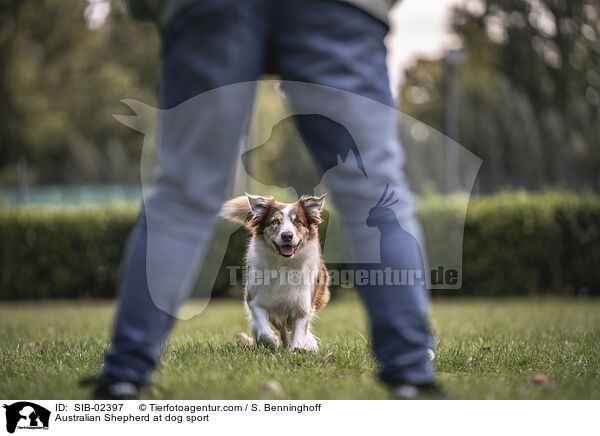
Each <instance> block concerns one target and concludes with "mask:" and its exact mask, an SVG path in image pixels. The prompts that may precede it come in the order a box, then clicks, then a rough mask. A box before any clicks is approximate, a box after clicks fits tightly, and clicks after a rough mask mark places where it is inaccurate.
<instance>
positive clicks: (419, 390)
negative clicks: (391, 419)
mask: <svg viewBox="0 0 600 436" xmlns="http://www.w3.org/2000/svg"><path fill="white" fill-rule="evenodd" d="M392 395H394V397H396V398H399V399H404V400H416V399H423V400H444V399H445V398H446V392H445V391H444V390H443V389H442V388H441V387H440V386H439V385H437V384H435V383H427V384H424V385H411V384H401V385H398V386H395V387H393V388H392Z"/></svg>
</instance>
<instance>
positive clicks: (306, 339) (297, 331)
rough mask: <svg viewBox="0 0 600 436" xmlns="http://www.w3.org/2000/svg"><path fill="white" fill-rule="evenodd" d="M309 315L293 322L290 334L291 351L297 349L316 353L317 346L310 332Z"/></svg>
mask: <svg viewBox="0 0 600 436" xmlns="http://www.w3.org/2000/svg"><path fill="white" fill-rule="evenodd" d="M310 319H311V315H308V316H305V317H304V318H298V319H297V320H296V321H294V333H293V334H292V350H294V349H296V348H299V349H304V350H311V351H317V350H318V349H319V346H318V344H317V339H316V338H315V337H314V335H313V334H312V332H311V331H310Z"/></svg>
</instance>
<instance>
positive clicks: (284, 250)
mask: <svg viewBox="0 0 600 436" xmlns="http://www.w3.org/2000/svg"><path fill="white" fill-rule="evenodd" d="M279 251H281V254H283V255H284V256H291V255H292V253H294V247H292V246H291V245H282V246H281V247H279Z"/></svg>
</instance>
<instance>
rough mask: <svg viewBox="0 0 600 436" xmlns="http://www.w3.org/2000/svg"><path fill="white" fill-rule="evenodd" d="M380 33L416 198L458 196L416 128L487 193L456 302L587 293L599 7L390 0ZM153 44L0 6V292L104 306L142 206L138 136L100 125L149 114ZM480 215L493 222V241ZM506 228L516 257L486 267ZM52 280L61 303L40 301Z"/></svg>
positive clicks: (551, 1) (109, 13) (81, 20)
mask: <svg viewBox="0 0 600 436" xmlns="http://www.w3.org/2000/svg"><path fill="white" fill-rule="evenodd" d="M390 21H391V22H390V24H391V32H390V34H389V36H388V38H387V40H386V42H387V45H388V48H389V67H390V75H391V77H392V83H393V90H394V92H395V93H396V95H397V97H398V101H399V106H400V109H401V111H402V112H404V113H406V114H407V115H409V116H410V117H414V119H416V120H418V121H419V122H420V123H413V124H412V127H411V128H409V129H408V130H407V131H404V132H401V135H402V136H403V140H402V142H403V144H404V147H405V149H406V153H407V155H408V159H407V160H408V161H409V162H411V165H408V166H407V168H406V171H407V173H408V176H409V179H410V181H411V184H412V186H413V188H414V190H415V191H416V192H417V194H419V195H429V194H436V195H442V194H448V193H453V192H454V191H456V190H457V188H458V184H457V183H456V181H453V180H451V177H449V176H448V174H452V173H453V171H449V172H448V171H446V172H444V171H440V172H437V171H435V169H436V168H440V169H444V168H445V169H448V168H450V169H451V170H452V169H455V168H457V167H456V166H457V165H458V163H457V162H455V158H456V157H453V156H451V155H449V154H448V153H446V154H443V153H442V154H441V153H435V152H434V147H435V146H436V145H439V144H432V143H431V141H432V137H433V136H435V135H431V134H429V133H428V132H429V131H430V130H428V129H435V130H437V131H439V132H441V133H443V134H444V135H446V136H447V137H449V138H452V139H453V140H455V141H457V142H458V143H459V144H460V145H462V146H463V147H465V148H466V149H468V150H470V151H471V152H473V153H474V154H475V155H477V156H478V157H480V158H481V159H482V161H483V163H482V166H481V169H480V171H479V174H478V177H477V181H476V183H475V187H474V193H475V194H478V196H480V197H485V198H481V199H480V200H479V201H480V203H479V204H478V205H477V209H475V212H472V211H471V209H470V211H469V215H468V217H467V229H469V232H466V233H465V238H466V239H465V246H464V249H465V254H464V256H465V265H467V264H468V261H470V262H471V263H470V265H471V266H470V267H469V268H471V270H465V277H464V280H466V281H467V282H466V289H467V291H468V292H471V293H473V294H477V293H478V292H480V293H486V292H488V293H492V294H502V293H504V292H507V293H513V294H514V293H536V292H542V291H545V290H552V291H553V292H556V293H568V294H574V293H575V294H576V293H584V294H587V293H592V294H593V293H595V292H597V291H598V286H599V285H598V283H600V277H598V272H597V271H596V267H595V265H596V264H597V261H598V260H599V259H600V253H599V252H598V251H599V250H600V248H598V246H600V243H599V242H600V223H599V220H600V213H599V210H600V206H599V204H600V200H598V195H597V193H598V191H600V3H599V2H598V1H597V0H569V1H567V0H443V1H442V0H438V1H436V2H423V1H419V0H404V1H401V2H399V3H398V4H397V5H396V6H395V7H394V9H393V11H392V12H391V20H390ZM159 50H160V44H159V38H158V34H157V31H156V29H155V28H154V26H153V25H150V24H140V23H139V22H136V21H133V20H132V19H131V18H129V16H128V14H127V11H126V8H125V6H124V5H123V4H122V2H121V1H105V0H87V1H85V0H36V1H33V0H22V1H18V2H15V1H8V0H0V59H1V62H0V101H1V102H2V103H1V109H0V110H1V114H2V116H1V117H0V209H1V212H0V235H1V237H0V244H1V245H0V260H1V261H2V264H1V265H0V268H2V269H1V270H0V273H1V274H0V298H27V297H28V296H34V297H36V298H37V297H44V296H54V295H55V294H56V293H58V294H60V295H61V296H78V295H84V296H110V295H112V292H113V290H112V289H113V285H114V281H115V280H116V271H117V269H118V268H117V266H118V259H119V257H120V253H121V249H122V245H123V243H124V239H125V236H126V234H127V231H128V229H129V227H130V225H131V222H132V220H133V217H134V216H135V211H134V209H135V208H136V207H137V206H136V205H138V204H139V201H140V199H141V191H140V183H139V179H140V176H139V174H140V172H139V162H140V153H141V150H142V142H143V135H141V134H139V133H138V132H135V131H134V130H132V129H129V128H128V127H125V126H123V125H121V124H120V123H118V122H117V121H116V120H115V119H114V118H113V117H112V116H111V114H113V113H127V108H125V107H124V106H123V104H122V103H121V102H120V100H121V99H123V98H131V99H137V100H140V101H142V102H144V103H146V104H149V105H156V95H155V92H156V88H157V81H158V74H157V72H158V58H159ZM262 101H263V102H264V103H263V104H264V105H265V107H264V108H262V109H264V110H268V105H269V102H268V98H265V99H263V100H262ZM260 110H261V108H258V111H259V112H260ZM421 126H427V129H423V128H420V127H421ZM289 134H290V135H292V134H293V133H292V132H290V133H289ZM434 142H435V141H434ZM271 158H272V157H271ZM292 161H294V162H296V160H295V159H292ZM257 165H260V162H257ZM270 167H272V166H270V165H264V166H262V167H261V170H262V171H267V172H268V171H269V168H270ZM425 167H427V168H428V169H429V170H428V171H424V170H423V168H425ZM432 168H433V169H434V171H432V170H431V169H432ZM266 176H268V175H266ZM437 176H439V177H437ZM267 178H268V177H267ZM499 192H501V194H499V195H496V194H497V193H499ZM515 192H516V193H515ZM121 200H123V201H127V202H129V203H130V204H131V205H132V206H119V207H116V206H115V207H113V206H110V207H108V206H107V207H108V209H106V208H105V209H102V211H101V212H98V213H96V215H93V216H92V215H90V214H91V212H89V211H87V212H85V213H83V212H81V213H80V214H79V215H77V216H75V215H73V214H71V215H68V214H62V215H61V213H59V212H57V211H54V212H51V211H49V208H48V207H47V206H53V207H56V206H59V208H61V210H62V209H65V207H67V206H68V207H71V206H75V205H82V204H83V205H103V204H106V203H111V204H112V202H114V201H121ZM471 203H473V200H472V201H471ZM440 204H441V203H439V202H438V203H436V204H435V205H433V206H432V205H430V206H429V209H428V210H429V212H427V211H425V212H421V214H422V216H421V218H422V221H423V222H424V226H425V227H427V226H428V225H434V224H435V223H434V221H435V219H434V218H438V217H439V216H440V208H444V207H445V208H447V209H448V208H449V209H448V210H450V212H447V215H452V213H451V210H453V209H452V206H448V203H444V204H445V206H440ZM19 206H28V207H22V208H21V209H22V211H21V212H20V213H16V212H15V210H16V209H18V208H19ZM128 207H129V209H127V208H128ZM123 208H125V209H127V212H123ZM445 210H446V209H445ZM428 213H429V215H428ZM53 214H54V215H53ZM86 214H87V215H86ZM428 217H429V218H428ZM490 219H496V220H501V221H499V222H498V224H497V225H495V226H494V227H493V228H492V230H490V227H489V221H490ZM428 223H429V224H428ZM78 226H80V227H81V230H80V231H79V230H76V229H77V228H78ZM61 229H62V230H61ZM64 229H67V230H65V231H63V230H64ZM90 229H96V231H97V233H96V234H95V235H96V236H89V239H86V238H88V236H85V235H87V234H88V233H89V232H90ZM52 232H56V234H57V235H58V236H57V238H55V239H52V238H51V237H50V236H49V235H50V234H51V233H52ZM511 232H512V233H511ZM491 233H493V235H494V236H493V237H492V236H490V234H491ZM509 234H512V235H513V236H512V238H513V239H514V241H515V244H517V245H518V244H521V247H520V248H519V249H518V250H517V251H513V252H510V253H505V254H503V255H502V256H501V257H499V255H498V253H499V252H500V247H502V244H506V241H507V240H509V241H510V240H511V237H509V236H507V235H509ZM44 238H46V239H44ZM469 238H471V239H469ZM490 238H491V239H490ZM494 238H495V239H494ZM527 238H530V239H527ZM531 238H534V239H535V240H532V239H531ZM42 241H45V243H46V245H45V247H46V249H45V250H42V251H43V253H40V250H39V248H38V247H39V246H40V244H41V243H42ZM111 241H112V242H111ZM490 241H491V242H490ZM9 247H10V248H9ZM52 247H54V248H52ZM61 247H62V248H61ZM469 250H470V251H469ZM485 250H488V253H489V256H488V257H486V256H483V255H482V254H481V253H484V252H485ZM515 250H516V249H515ZM86 256H87V257H86ZM58 258H60V259H62V260H61V261H60V262H59V261H57V259H58ZM542 258H543V259H542ZM533 260H535V264H532V262H533ZM61 262H62V263H61ZM478 262H479V263H478ZM502 262H506V263H505V264H503V263H502ZM58 264H60V265H58ZM474 265H475V266H474ZM61 268H62V269H61ZM86 268H87V269H89V271H88V272H87V273H86V274H88V275H87V276H86V277H85V278H80V280H79V279H77V280H79V281H77V280H76V278H74V277H71V276H73V275H74V274H73V271H74V270H76V271H78V274H79V275H82V274H83V272H82V271H83V270H86ZM473 268H474V269H473ZM86 271H87V270H86ZM473 271H475V272H473ZM515 271H517V272H515ZM512 275H514V276H515V277H514V278H512V279H511V278H507V276H512ZM469 280H471V281H469ZM52 281H54V283H56V281H65V283H67V284H65V285H64V292H63V291H62V290H60V289H59V290H58V291H57V290H56V289H54V290H53V289H51V288H52V287H50V286H48V289H47V290H44V289H46V288H45V286H47V285H45V284H44V283H48V282H52ZM61 283H62V282H61ZM56 287H57V286H54V288H56ZM58 288H60V286H58ZM61 289H62V288H61ZM77 289H79V293H78V291H77ZM223 289H224V288H223ZM490 289H493V292H492V291H490ZM17 291H18V292H17ZM61 292H62V293H61ZM223 292H225V290H223Z"/></svg>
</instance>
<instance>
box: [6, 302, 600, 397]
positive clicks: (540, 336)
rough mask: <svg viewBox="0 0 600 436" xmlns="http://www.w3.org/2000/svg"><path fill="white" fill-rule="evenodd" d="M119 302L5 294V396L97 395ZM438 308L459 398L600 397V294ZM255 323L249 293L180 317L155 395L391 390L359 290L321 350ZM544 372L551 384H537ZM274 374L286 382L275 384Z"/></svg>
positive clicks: (442, 348) (336, 312)
mask: <svg viewBox="0 0 600 436" xmlns="http://www.w3.org/2000/svg"><path fill="white" fill-rule="evenodd" d="M113 309H114V306H113V304H112V303H109V302H96V301H85V302H81V301H66V302H43V303H31V302H19V303H2V304H0V329H1V331H2V335H1V336H0V397H2V398H5V399H25V398H27V399H82V398H87V397H88V395H89V392H88V391H87V390H85V389H84V388H81V387H79V386H78V380H79V379H80V378H82V377H85V376H90V375H93V374H94V373H95V372H96V371H97V370H98V368H99V366H100V363H101V357H102V353H103V350H104V349H105V347H106V345H107V339H108V335H109V326H110V322H111V316H112V313H113ZM432 319H433V321H432V323H433V327H434V330H435V332H436V336H437V342H438V346H437V350H436V358H435V360H436V362H437V367H438V374H439V381H440V383H441V384H442V385H443V386H444V388H445V390H446V391H447V392H448V397H449V398H451V399H452V398H456V399H487V398H490V399H493V398H495V399H591V398H594V399H600V344H599V339H600V301H599V300H590V299H581V300H559V299H542V300H537V299H536V300H533V299H529V300H526V299H502V300H501V299H498V300H489V299H488V300H466V299H453V300H436V301H434V304H433V310H432ZM246 329H247V327H246V321H245V314H244V311H243V310H242V306H241V304H240V303H239V302H235V301H230V300H229V301H223V300H221V301H215V302H212V303H211V304H209V306H208V308H207V309H206V310H205V311H204V312H203V313H202V314H201V315H200V316H197V317H195V318H193V319H191V320H189V321H180V322H179V323H178V325H177V328H176V330H175V332H174V334H173V335H172V337H171V340H170V341H169V342H168V344H167V346H166V348H165V352H164V356H163V360H162V365H161V367H160V369H159V371H158V372H157V374H156V383H155V386H154V387H153V388H152V389H151V390H149V391H148V392H146V394H145V395H146V397H149V398H156V399H161V398H178V399H179V398H190V399H191V398H195V399H253V398H283V399H386V398H389V394H388V392H387V390H386V389H385V387H384V386H382V385H381V384H380V383H378V382H377V381H376V379H375V378H374V376H373V373H374V370H375V368H376V365H375V362H374V360H373V358H372V357H371V355H370V352H369V347H368V342H367V341H368V335H367V334H366V330H365V317H364V314H363V311H362V307H361V306H360V304H359V302H358V300H357V299H356V298H354V297H346V298H344V299H338V300H336V301H333V302H332V303H331V304H330V305H329V306H328V307H326V308H325V309H324V310H323V311H322V312H321V314H320V319H319V320H317V322H316V324H315V331H316V333H317V335H318V336H320V338H321V339H322V346H321V350H320V351H319V352H318V353H317V354H312V355H304V354H298V353H290V352H287V351H276V352H271V351H268V350H263V349H259V350H256V349H253V348H247V347H243V346H238V345H236V344H235V341H234V337H235V334H236V333H238V332H240V331H245V330H246ZM328 352H332V353H333V355H332V356H331V358H329V360H327V361H326V362H325V363H324V364H322V365H319V363H320V360H321V358H322V356H323V355H325V354H326V353H328ZM536 374H544V375H546V376H547V377H548V380H549V383H548V384H547V385H543V386H540V385H534V384H532V377H533V376H534V375H536ZM270 380H275V381H277V382H279V384H280V385H281V391H278V390H266V389H265V388H264V385H265V383H266V382H268V381H270Z"/></svg>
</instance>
